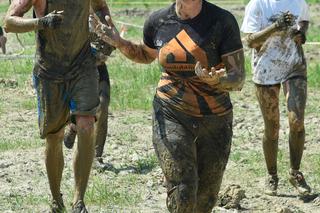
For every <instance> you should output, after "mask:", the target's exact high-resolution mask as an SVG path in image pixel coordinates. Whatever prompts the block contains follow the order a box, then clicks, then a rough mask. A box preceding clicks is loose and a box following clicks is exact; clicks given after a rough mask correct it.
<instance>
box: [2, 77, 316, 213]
mask: <svg viewBox="0 0 320 213" xmlns="http://www.w3.org/2000/svg"><path fill="white" fill-rule="evenodd" d="M0 88H1V87H0ZM1 90H2V94H4V95H8V96H9V95H11V94H12V93H15V92H17V94H18V93H19V92H18V91H17V89H9V92H8V89H7V90H6V91H4V90H3V88H1ZM23 95H27V93H25V94H23ZM30 95H31V94H30ZM319 99H320V97H319V96H317V95H316V91H315V90H311V91H309V103H311V104H310V107H312V106H315V105H317V104H318V103H319ZM233 100H234V101H233V103H234V109H235V110H234V112H235V115H234V140H233V147H232V153H233V154H232V155H231V157H230V161H229V164H228V167H227V170H226V173H225V176H224V181H223V186H222V189H224V188H226V187H227V186H230V185H232V184H237V185H240V186H241V190H244V193H245V198H244V199H242V200H241V202H240V205H241V208H240V209H238V210H236V209H231V210H225V209H223V208H220V207H218V208H216V212H306V213H308V212H320V206H318V205H317V204H316V203H315V202H314V201H313V199H314V198H315V196H313V197H309V198H306V199H304V200H303V199H301V198H299V197H298V196H297V193H296V191H294V190H293V189H292V187H291V186H290V185H289V184H288V181H287V180H286V176H285V175H284V176H281V177H280V178H281V179H280V187H279V193H280V195H279V196H277V197H271V196H267V195H264V194H263V188H264V162H263V161H261V162H254V163H248V161H250V157H248V156H251V155H250V154H248V155H247V157H243V158H242V157H239V158H238V157H236V155H238V153H242V154H243V156H246V153H251V152H253V153H258V155H262V152H261V143H260V141H261V140H260V138H261V135H262V131H263V124H262V119H261V117H260V112H259V109H258V107H257V103H256V101H255V99H254V96H253V87H252V84H251V83H250V82H248V83H247V84H246V86H245V88H244V90H243V91H242V92H240V93H233ZM8 104H10V103H8ZM281 109H282V110H281V111H282V118H281V131H280V132H281V136H280V137H281V139H280V147H281V148H280V149H281V150H283V152H284V153H286V152H287V149H288V146H287V141H286V138H287V127H288V125H287V122H286V118H285V107H284V105H283V104H282V107H281ZM319 116H320V113H319V111H317V112H309V113H308V115H307V116H306V124H307V143H306V150H305V155H306V156H310V155H315V154H318V153H320V132H319V124H320V117H319ZM36 117H37V116H36V112H35V110H25V111H21V112H15V111H12V112H10V113H9V114H6V115H4V114H2V115H1V116H0V122H1V124H0V125H1V129H0V134H1V135H2V137H4V138H7V139H8V140H14V139H19V138H20V139H21V138H30V139H32V138H36V137H37V133H36V131H37V128H36V125H35V124H36ZM109 123H110V125H109V127H110V131H109V135H108V143H107V145H106V152H105V155H104V158H105V159H106V160H107V161H108V162H109V163H111V164H112V165H113V167H114V169H110V171H104V172H99V171H97V170H93V172H92V178H91V182H90V187H94V181H95V180H97V179H99V180H101V179H102V180H104V181H106V185H105V187H108V181H111V182H110V185H112V184H116V183H114V181H115V182H116V181H119V180H120V179H121V176H126V175H130V174H135V175H136V176H137V177H138V179H137V180H136V181H135V182H134V184H137V186H138V187H139V189H138V192H139V193H140V195H141V200H140V201H139V202H138V203H137V204H135V205H134V206H130V205H129V206H126V207H124V206H121V207H117V206H112V205H111V206H108V205H104V204H103V203H102V204H99V205H97V204H91V205H90V204H88V205H89V209H90V210H91V212H112V211H111V209H113V210H119V212H166V211H165V189H164V187H163V183H162V174H161V170H160V168H159V166H158V165H156V166H155V167H151V168H146V169H145V170H144V171H143V170H142V171H138V170H137V167H136V165H137V162H138V161H139V159H143V158H146V157H148V156H150V155H153V148H152V144H151V112H150V111H121V112H118V111H111V113H110V122H109ZM39 143H41V142H39ZM65 155H66V165H65V173H64V180H63V185H62V190H63V191H67V193H66V194H67V195H66V196H68V195H69V194H70V195H71V189H72V186H73V178H72V172H71V155H72V152H71V151H70V150H65ZM284 155H285V156H287V154H284ZM258 159H260V160H261V159H262V158H261V156H260V157H258ZM284 162H285V167H286V168H285V169H284V170H285V171H287V168H288V165H287V163H288V159H285V160H284ZM318 162H319V161H318ZM310 163H313V162H310ZM303 165H304V166H305V168H304V171H305V174H306V177H307V180H308V179H309V180H310V181H311V183H312V186H313V187H314V195H316V194H317V193H319V190H320V185H319V180H314V178H313V177H312V176H313V173H314V171H313V170H312V168H318V167H319V165H310V164H309V162H305V163H304V164H303ZM251 166H252V168H250V167H251ZM257 167H258V168H257ZM251 169H253V170H256V171H262V172H258V173H259V174H255V173H252V172H251ZM318 171H319V168H318ZM317 177H319V176H317ZM125 184H126V182H124V183H119V187H123V188H124V190H126V188H127V190H130V189H131V188H132V186H130V185H128V186H125ZM128 184H129V183H128ZM133 188H134V187H133ZM133 190H134V189H133ZM128 192H129V191H128ZM68 193H69V194H68ZM241 193H242V192H241ZM30 195H32V197H30ZM23 197H28V199H23ZM19 199H20V203H19ZM33 199H36V200H37V199H40V200H41V199H45V200H49V189H48V185H47V179H46V172H45V167H44V163H43V147H41V148H27V149H17V150H9V151H5V152H1V155H0V209H1V212H43V211H45V210H46V209H47V206H46V202H40V201H39V202H38V201H35V200H33ZM66 199H67V200H70V199H71V198H66ZM35 202H36V203H37V202H38V203H39V204H38V205H37V206H32V203H35ZM30 204H31V205H30ZM120 209H122V210H123V211H120Z"/></svg>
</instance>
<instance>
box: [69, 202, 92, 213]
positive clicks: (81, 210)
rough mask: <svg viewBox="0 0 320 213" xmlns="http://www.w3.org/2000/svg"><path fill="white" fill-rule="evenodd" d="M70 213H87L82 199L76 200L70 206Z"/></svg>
mask: <svg viewBox="0 0 320 213" xmlns="http://www.w3.org/2000/svg"><path fill="white" fill-rule="evenodd" d="M72 213H88V211H87V209H86V206H85V205H84V202H83V201H82V200H78V201H77V202H76V204H74V205H73V206H72Z"/></svg>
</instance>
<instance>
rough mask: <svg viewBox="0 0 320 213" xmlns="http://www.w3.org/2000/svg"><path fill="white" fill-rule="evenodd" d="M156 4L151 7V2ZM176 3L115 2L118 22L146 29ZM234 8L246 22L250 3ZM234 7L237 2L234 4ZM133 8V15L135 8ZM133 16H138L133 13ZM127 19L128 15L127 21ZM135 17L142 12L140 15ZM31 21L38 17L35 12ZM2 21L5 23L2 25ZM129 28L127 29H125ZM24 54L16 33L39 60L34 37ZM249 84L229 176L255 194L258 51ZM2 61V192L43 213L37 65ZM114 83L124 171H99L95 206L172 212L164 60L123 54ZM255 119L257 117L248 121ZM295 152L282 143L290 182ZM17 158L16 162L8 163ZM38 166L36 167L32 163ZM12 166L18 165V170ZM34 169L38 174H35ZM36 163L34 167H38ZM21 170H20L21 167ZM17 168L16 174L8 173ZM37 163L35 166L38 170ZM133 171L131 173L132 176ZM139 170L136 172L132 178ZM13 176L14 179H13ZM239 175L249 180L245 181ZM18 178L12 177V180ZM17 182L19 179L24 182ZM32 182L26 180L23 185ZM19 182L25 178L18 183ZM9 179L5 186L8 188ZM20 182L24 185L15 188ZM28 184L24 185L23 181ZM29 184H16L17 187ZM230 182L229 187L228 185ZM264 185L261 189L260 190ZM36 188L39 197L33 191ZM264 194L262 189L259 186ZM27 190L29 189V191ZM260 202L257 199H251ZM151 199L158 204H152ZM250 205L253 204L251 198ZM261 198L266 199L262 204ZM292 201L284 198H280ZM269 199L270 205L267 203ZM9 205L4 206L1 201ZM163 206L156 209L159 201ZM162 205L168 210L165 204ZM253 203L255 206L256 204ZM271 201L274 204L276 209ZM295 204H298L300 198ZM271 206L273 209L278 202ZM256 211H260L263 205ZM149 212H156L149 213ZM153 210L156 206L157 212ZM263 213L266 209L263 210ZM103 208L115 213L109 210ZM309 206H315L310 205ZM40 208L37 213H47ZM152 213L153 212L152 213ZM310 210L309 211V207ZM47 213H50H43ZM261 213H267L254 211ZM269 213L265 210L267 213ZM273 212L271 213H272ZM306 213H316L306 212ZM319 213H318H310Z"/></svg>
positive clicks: (315, 22) (312, 49) (310, 161)
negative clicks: (157, 100)
mask: <svg viewBox="0 0 320 213" xmlns="http://www.w3.org/2000/svg"><path fill="white" fill-rule="evenodd" d="M150 2H151V3H150ZM169 2H170V1H165V2H164V3H163V2H160V1H155V0H139V1H138V0H131V1H127V2H123V1H119V0H109V1H108V3H109V5H110V7H111V10H112V14H115V16H114V17H113V19H114V20H116V21H123V22H128V23H132V24H136V25H139V26H142V25H143V23H144V20H145V18H146V16H147V14H148V13H149V12H150V11H153V10H155V9H157V8H160V7H161V6H164V5H166V4H168V3H169ZM212 2H216V3H217V4H219V5H221V6H224V7H226V8H228V9H230V10H231V11H232V12H233V13H234V14H235V16H236V17H237V19H238V21H239V24H241V20H242V16H243V12H244V11H243V10H244V6H245V3H246V2H247V1H242V0H238V1H236V0H233V1H222V0H220V1H212ZM230 2H231V3H230ZM307 2H308V3H310V6H311V15H312V20H311V27H310V32H309V35H308V40H309V41H314V42H319V41H320V27H319V26H320V25H319V23H320V19H319V17H318V12H319V9H320V4H319V2H320V1H319V0H313V1H307ZM7 7H8V4H7V1H4V0H0V16H3V15H4V12H5V11H6V10H7ZM127 8H130V9H131V10H133V8H136V10H138V12H139V11H143V12H144V13H145V15H143V16H140V15H132V13H129V15H123V14H124V13H125V10H127ZM130 9H129V10H130ZM131 10H130V11H131ZM120 14H122V15H120ZM133 14H134V13H133ZM28 15H29V16H30V14H28ZM0 23H2V19H1V21H0ZM117 26H118V28H119V29H120V28H121V24H117ZM125 37H126V38H129V39H132V40H135V41H137V42H139V41H140V40H141V37H142V32H141V29H139V28H135V27H128V29H127V33H126V34H125ZM19 38H20V40H21V41H22V44H23V45H24V50H23V52H21V50H22V47H21V45H20V44H19V42H18V40H17V38H16V36H15V35H14V34H9V41H8V44H9V49H8V51H9V54H18V53H19V54H22V55H29V56H32V55H33V54H34V50H35V46H34V34H33V33H25V34H21V35H19ZM319 49H320V46H313V45H307V46H306V47H305V50H306V55H307V57H308V64H309V70H308V82H309V102H308V107H307V110H306V117H307V118H306V119H307V123H308V126H307V142H308V143H307V145H306V150H307V151H306V154H305V158H304V162H303V168H304V169H305V171H306V174H308V175H309V176H308V181H310V183H311V184H312V186H314V188H315V190H316V191H319V190H320V183H319V180H320V160H319V159H320V158H319V151H320V149H319V143H320V139H319V138H320V137H319V136H320V134H319V125H320V123H319V107H318V106H319V104H318V103H319V101H320V98H319V96H318V92H317V91H319V89H320V63H319ZM246 56H247V60H246V68H247V69H246V71H247V83H246V86H245V88H244V90H243V91H242V92H241V93H234V94H232V98H233V99H234V105H235V123H234V128H235V129H234V135H235V136H234V144H233V150H232V153H231V156H230V163H229V166H228V169H227V172H226V177H228V179H229V182H227V183H230V182H232V183H238V184H241V185H242V186H243V187H245V188H246V189H247V190H248V189H251V188H254V186H255V185H256V184H258V185H259V184H260V182H262V181H263V178H264V175H265V168H264V166H262V162H263V161H264V159H263V155H262V153H261V149H260V146H261V145H260V139H261V134H262V132H263V128H262V127H263V124H262V121H261V117H260V112H259V110H258V106H257V103H256V101H255V97H254V95H253V93H254V91H253V87H252V82H251V80H250V78H251V70H250V52H249V51H246ZM1 57H2V55H0V93H1V95H0V126H1V130H0V134H1V135H2V137H1V138H0V168H1V169H2V170H0V188H1V186H3V185H1V184H2V183H3V182H4V183H5V184H4V185H5V186H6V187H8V189H6V190H7V191H9V192H8V193H7V192H4V191H5V190H2V191H1V190H0V211H1V212H3V210H6V211H8V212H10V211H11V212H34V211H33V207H35V206H37V207H38V208H39V209H40V210H41V209H42V210H43V209H46V207H47V204H48V203H49V202H50V199H49V196H47V195H48V192H49V189H48V186H47V183H46V177H45V171H44V167H43V165H42V160H43V159H42V156H41V155H39V152H40V151H42V149H41V148H40V147H41V146H42V145H43V144H42V143H41V141H40V139H39V138H38V134H37V124H36V98H35V94H34V92H33V88H32V82H31V77H32V69H33V59H32V58H30V59H19V60H16V59H13V60H2V59H1ZM108 66H109V72H110V78H111V85H112V86H111V89H112V90H111V96H112V98H111V107H110V108H111V113H112V114H111V120H110V135H109V136H108V138H109V142H108V145H107V147H106V154H105V155H106V156H105V157H106V158H107V159H108V160H109V161H110V162H111V163H113V164H114V165H115V167H116V168H115V170H116V172H105V173H103V174H100V173H98V172H96V171H94V172H93V175H92V180H91V184H90V187H89V189H88V192H87V203H88V204H89V205H92V206H94V207H93V211H92V212H111V209H113V210H119V209H122V208H124V209H125V208H129V209H131V210H132V209H135V210H132V211H125V210H123V211H120V212H152V211H151V210H159V209H160V210H159V211H158V212H164V211H161V209H163V206H164V202H165V201H164V198H158V197H161V196H162V195H163V191H164V190H163V189H161V187H160V186H159V179H161V172H160V170H159V165H158V163H157V160H156V158H155V155H154V151H153V149H152V144H151V143H150V139H151V121H150V119H151V118H150V110H151V103H152V98H153V95H154V92H155V87H156V85H157V81H158V79H159V76H160V71H159V66H158V64H157V62H154V63H152V64H151V65H139V64H135V63H132V62H130V61H129V60H127V59H125V58H124V57H123V56H122V55H120V54H119V52H117V51H115V52H114V53H113V55H112V57H110V58H109V60H108ZM281 112H282V114H285V106H284V104H283V98H282V105H281ZM245 113H251V114H250V116H248V117H246V116H243V115H245ZM281 123H282V129H281V135H282V136H281V141H287V140H288V134H286V130H287V128H288V125H287V124H286V118H285V116H283V118H282V119H281ZM287 150H288V146H287V144H286V143H282V144H281V147H280V151H279V173H280V174H281V176H285V175H286V173H287V168H288V164H289V162H288V159H289V156H288V151H287ZM66 154H67V158H66V162H67V165H66V168H65V174H64V179H66V180H70V181H69V182H66V183H64V185H63V189H65V192H64V193H65V197H67V198H68V200H67V201H68V202H70V198H69V197H71V195H72V184H73V182H72V170H71V165H70V162H71V152H70V151H66ZM8 159H10V160H8ZM29 161H31V162H29ZM11 162H13V163H12V164H13V165H11ZM29 163H30V168H31V170H32V172H30V171H29V170H28V166H29ZM31 163H33V164H31ZM16 164H17V166H16ZM6 165H8V167H13V168H14V169H13V171H5V169H6V168H7V167H6ZM31 165H32V166H31ZM130 171H131V172H130ZM132 171H133V172H132ZM5 173H8V174H9V175H5ZM239 174H241V176H243V179H241V180H239ZM10 175H12V177H10ZM18 175H19V177H16V178H14V177H13V176H18ZM25 177H27V179H30V180H28V181H23V180H21V179H25ZM16 179H18V180H16ZM1 181H3V182H1ZM15 181H16V182H15ZM19 181H20V182H19ZM18 183H19V184H21V186H16V185H17V184H18ZM227 183H224V184H225V185H226V184H227ZM281 184H282V185H281V186H283V187H286V191H284V193H289V192H288V191H290V190H289V189H288V188H289V186H288V185H287V183H286V182H284V181H283V182H281ZM259 186H260V185H259ZM28 187H32V190H31V191H32V192H33V193H27V192H28V190H29V191H30V189H29V188H28ZM254 189H255V190H256V191H258V192H261V189H260V188H254ZM20 190H22V191H23V190H24V191H26V193H24V192H23V193H22V192H21V191H20ZM248 193H249V195H248V197H249V198H250V199H252V202H253V201H254V202H256V204H250V205H249V204H248V205H247V206H246V207H247V208H252V209H255V208H256V209H259V207H258V205H261V206H262V207H265V206H267V205H273V202H274V203H276V205H281V203H280V204H279V203H277V201H275V200H269V198H264V197H262V198H261V199H260V198H259V197H257V195H255V194H253V195H252V192H251V194H250V192H248ZM251 196H252V197H251ZM150 197H151V198H150ZM250 199H249V200H250ZM259 199H260V200H259ZM281 199H284V198H279V200H281ZM261 200H262V201H261ZM1 202H3V203H1ZM153 202H155V203H153ZM157 202H159V203H160V204H158V203H157ZM248 202H249V201H248ZM268 202H269V203H268ZM292 202H298V201H297V200H293V201H292ZM270 203H271V204H270ZM288 203H291V200H289V201H288V200H283V203H282V204H283V205H287V204H288ZM255 205H256V206H255ZM146 206H147V207H149V210H141V209H144V208H146ZM151 207H152V208H151ZM262 207H261V208H262ZM101 208H104V210H105V209H108V208H110V210H106V211H103V210H101ZM306 208H307V207H306ZM39 209H37V210H36V212H40V210H39ZM150 209H151V210H150ZM304 210H305V209H304ZM41 212H42V211H41ZM252 212H260V211H252ZM261 212H262V211H261ZM267 212H268V211H267ZM270 212H273V211H271V210H270ZM305 212H308V211H307V210H305ZM309 212H316V211H312V210H311V211H309Z"/></svg>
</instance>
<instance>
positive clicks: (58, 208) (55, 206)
mask: <svg viewBox="0 0 320 213" xmlns="http://www.w3.org/2000/svg"><path fill="white" fill-rule="evenodd" d="M51 212H52V213H63V212H65V206H64V204H63V201H62V202H58V201H56V200H53V201H52V203H51Z"/></svg>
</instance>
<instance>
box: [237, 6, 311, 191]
mask: <svg viewBox="0 0 320 213" xmlns="http://www.w3.org/2000/svg"><path fill="white" fill-rule="evenodd" d="M308 25H309V12H308V5H307V4H306V2H305V1H304V0H293V1H292V0H251V1H250V2H249V4H248V5H247V7H246V12H245V17H244V21H243V25H242V28H241V30H242V31H243V32H244V33H246V34H247V36H246V41H247V43H248V46H249V47H251V48H253V50H254V53H253V54H254V55H253V63H252V64H253V82H254V83H255V85H256V96H257V99H258V102H259V104H260V109H261V112H262V116H263V120H264V124H265V129H264V136H263V151H264V156H265V161H266V164H267V170H268V177H267V180H266V191H265V192H266V194H269V195H276V194H277V189H278V181H279V178H278V173H277V154H278V139H279V128H280V123H279V118H280V113H279V93H280V87H281V85H282V86H283V92H284V95H285V97H286V104H287V111H288V118H289V127H290V132H289V149H290V167H291V169H290V171H289V181H290V183H291V184H292V185H293V186H294V187H295V188H296V189H297V190H298V192H299V193H300V194H301V195H306V194H308V193H310V191H311V189H310V187H309V186H308V184H307V183H306V181H305V179H304V176H303V174H302V173H301V172H300V163H301V159H302V153H303V149H304V142H305V129H304V112H305V106H306V99H307V77H306V75H307V66H306V60H305V57H304V54H303V49H302V45H303V44H304V43H305V42H306V32H307V30H308Z"/></svg>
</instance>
